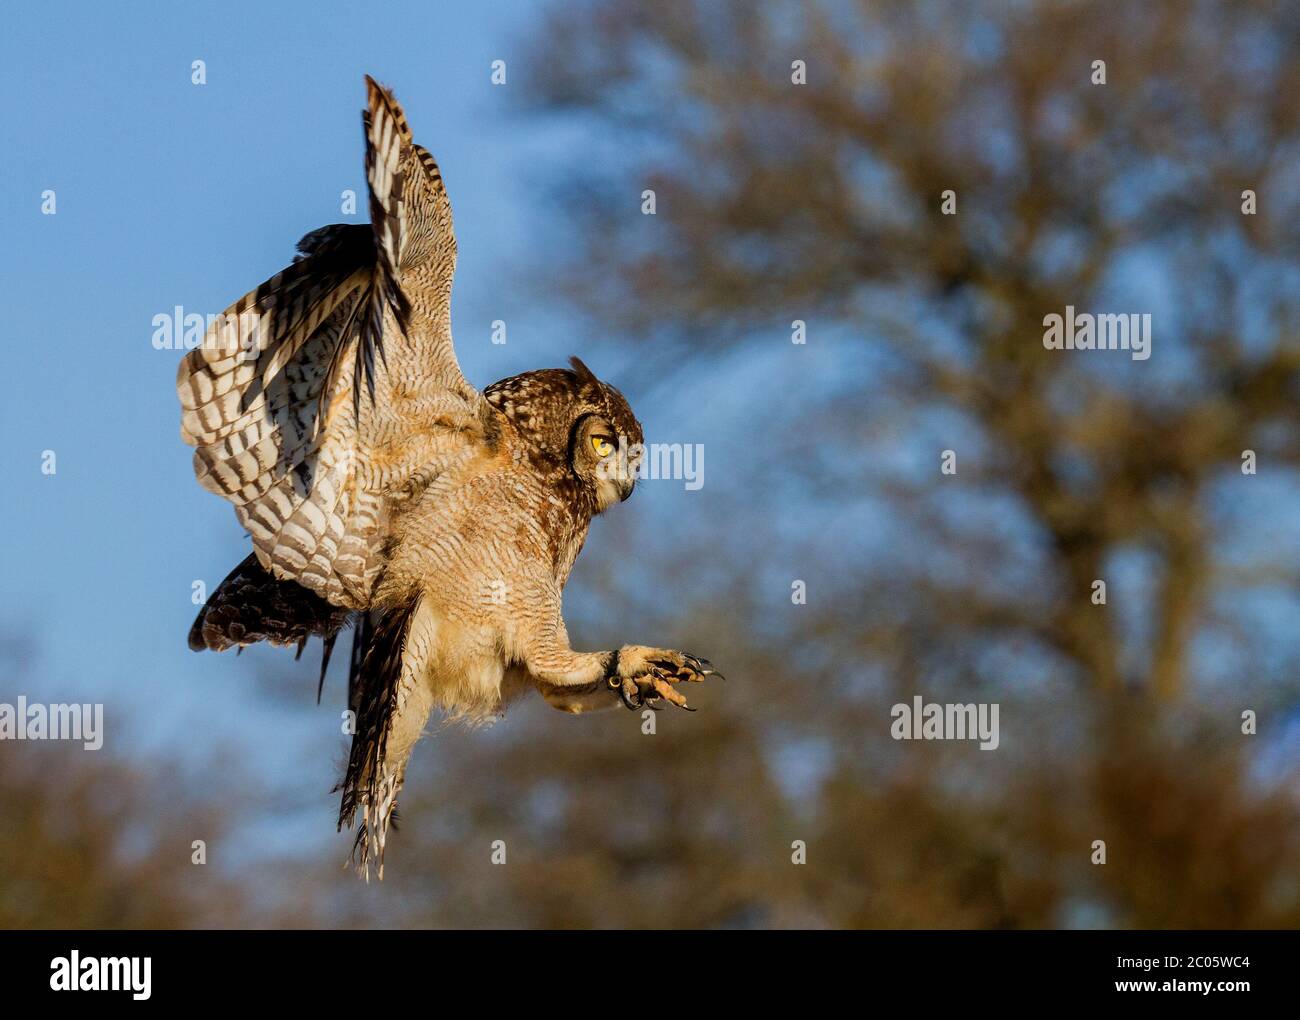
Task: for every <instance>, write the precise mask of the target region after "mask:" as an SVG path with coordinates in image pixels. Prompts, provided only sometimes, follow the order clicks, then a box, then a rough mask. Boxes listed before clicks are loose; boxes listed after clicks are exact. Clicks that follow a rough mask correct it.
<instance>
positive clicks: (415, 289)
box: [177, 77, 717, 878]
mask: <svg viewBox="0 0 1300 1020" xmlns="http://www.w3.org/2000/svg"><path fill="white" fill-rule="evenodd" d="M366 88H367V104H366V108H365V109H364V110H363V111H362V121H363V125H364V129H365V132H364V133H365V143H366V152H365V168H366V179H367V183H368V186H369V209H370V220H371V222H370V223H369V224H334V225H332V226H326V227H321V228H320V229H318V230H314V231H312V232H311V233H309V234H308V235H307V236H306V237H304V238H303V239H302V240H301V241H300V242H299V243H298V254H297V256H296V257H295V258H294V260H293V263H292V264H291V265H290V266H289V267H288V268H286V269H285V270H283V271H282V272H280V273H278V274H277V275H275V276H273V277H272V278H271V279H269V280H267V281H266V282H265V283H263V284H262V285H261V286H259V287H257V288H256V289H255V290H253V291H251V292H250V293H249V294H247V295H245V296H244V297H243V298H241V299H240V300H239V301H237V302H236V303H235V304H233V305H232V306H231V307H230V308H228V309H227V310H226V311H225V312H224V313H223V314H222V315H221V316H219V317H217V318H216V319H215V320H214V321H213V322H212V324H211V326H210V327H209V329H208V331H207V333H206V335H205V336H204V338H203V342H202V344H201V345H200V346H199V347H197V348H195V349H194V350H192V351H190V352H188V353H187V354H186V356H185V358H184V360H183V361H182V362H181V365H180V368H179V371H178V374H177V392H178V394H179V397H180V402H181V409H182V411H181V435H182V438H183V439H184V440H185V442H186V443H188V444H190V445H191V446H193V447H194V448H195V449H194V471H195V474H196V475H197V477H198V480H199V482H200V484H202V485H203V486H204V487H205V488H207V489H209V490H210V491H212V492H215V493H217V494H218V495H220V496H223V497H225V498H226V499H228V500H229V501H230V502H231V503H233V504H234V507H235V514H236V516H237V517H238V519H239V521H240V523H241V524H242V525H243V526H244V528H246V529H247V531H248V533H249V537H250V538H251V540H252V546H253V551H252V553H251V554H250V555H249V556H248V557H247V558H246V559H245V560H244V561H243V562H242V563H240V564H239V566H237V567H236V568H235V569H234V571H233V572H232V573H231V574H230V576H229V577H227V578H226V579H225V581H223V582H222V584H221V586H220V587H219V588H217V589H216V591H214V592H213V594H212V596H211V598H210V599H208V601H207V604H206V605H205V606H204V607H203V609H202V611H201V612H200V613H199V615H198V618H197V619H196V620H195V622H194V626H193V628H192V629H191V631H190V635H189V644H190V647H191V648H193V649H195V650H203V649H212V650H216V651H221V650H224V649H228V648H231V647H237V648H238V647H242V646H245V645H248V644H252V643H254V642H258V641H269V642H271V643H272V644H278V645H297V646H298V652H299V654H301V652H302V648H303V646H304V645H305V643H306V641H307V639H308V637H310V636H311V635H319V636H320V637H321V638H322V639H323V640H324V645H325V653H324V657H323V660H322V664H321V681H322V684H323V682H324V676H325V671H326V669H327V668H328V665H329V655H330V651H331V650H332V649H333V646H334V642H335V639H336V637H337V636H338V634H339V633H340V631H341V630H342V629H343V628H345V627H348V626H352V627H353V628H354V635H353V642H352V654H351V662H350V665H349V670H348V702H349V709H350V711H351V713H352V716H351V718H353V719H354V721H355V729H354V731H353V736H352V744H351V750H350V753H349V757H348V763H347V769H346V774H345V775H344V778H343V780H342V783H341V785H340V787H339V789H340V790H341V791H342V803H341V807H340V812H339V828H340V830H342V829H343V828H344V827H345V826H346V827H348V828H352V827H353V826H354V824H355V825H356V830H357V831H356V840H355V843H354V847H353V859H354V862H355V863H356V865H357V868H358V870H359V871H360V872H361V873H362V874H363V875H365V876H366V877H367V878H368V877H369V875H370V870H371V867H372V865H373V866H374V867H375V868H376V870H377V872H378V874H379V877H381V878H382V877H383V855H384V846H385V839H386V834H387V832H388V828H389V822H390V819H391V818H392V816H393V809H394V807H395V805H396V803H397V796H398V793H399V791H400V790H401V788H402V782H403V778H404V775H405V770H406V765H407V762H408V760H409V758H410V755H411V750H412V748H413V747H414V746H415V744H416V742H417V741H418V740H419V738H420V736H421V734H422V733H423V731H424V728H425V725H426V722H427V721H428V719H429V717H430V715H431V714H432V713H434V712H435V711H436V712H439V713H441V714H443V715H445V716H447V717H449V718H452V719H459V720H465V721H468V722H478V721H484V720H488V719H492V718H495V717H497V716H499V715H500V714H501V713H502V712H503V710H504V708H505V706H506V705H507V704H508V703H509V702H511V701H512V700H514V699H516V698H518V697H520V696H523V695H525V694H527V693H528V692H530V691H536V692H538V693H539V694H540V695H541V697H542V698H544V699H545V700H546V702H547V703H548V704H550V705H552V706H554V707H555V708H557V709H559V710H561V711H564V712H575V713H577V712H590V711H595V710H597V709H601V708H605V707H608V706H615V705H618V704H620V703H621V704H622V705H625V706H626V707H628V708H631V709H640V708H642V707H643V706H648V707H652V708H660V707H663V706H664V705H665V704H671V705H676V706H680V707H682V708H686V707H687V703H686V698H685V696H684V695H683V693H682V691H683V689H684V687H683V684H685V683H686V682H698V681H702V680H704V678H705V677H708V676H710V675H714V674H716V672H717V671H716V670H715V669H714V668H713V666H712V665H711V664H710V663H709V662H708V661H707V660H706V659H702V658H699V657H697V656H694V655H690V654H688V653H684V652H679V651H673V650H671V649H664V648H654V647H647V646H644V645H631V644H629V645H624V646H622V647H621V648H618V649H614V650H611V651H594V652H580V651H576V650H574V649H573V648H572V647H571V645H570V643H569V636H568V633H567V631H566V629H565V625H564V617H563V614H562V611H561V598H562V595H563V592H564V585H565V581H566V580H567V578H568V576H569V572H570V570H571V569H572V567H573V563H574V561H575V559H576V558H577V556H578V553H579V551H580V550H581V549H582V544H583V541H584V539H585V538H586V535H587V529H588V527H589V526H590V524H591V520H592V518H593V517H595V516H596V515H597V514H599V513H601V512H603V511H604V510H606V509H608V508H609V507H611V506H613V505H615V504H616V503H619V502H621V501H622V500H625V499H627V498H628V496H629V495H631V493H632V490H633V486H634V485H635V483H636V477H637V473H638V469H639V467H640V462H641V457H642V455H643V445H642V432H641V424H640V422H638V421H637V419H636V416H635V415H634V414H633V413H632V409H631V408H630V407H629V406H628V403H627V401H626V400H625V399H624V398H623V395H622V394H621V393H620V392H619V391H618V390H617V389H615V388H614V387H613V386H611V385H610V384H609V383H606V382H602V381H601V380H600V379H598V378H597V377H596V376H595V375H594V374H593V373H592V372H591V371H590V370H589V369H588V368H587V366H586V365H584V364H583V363H582V362H581V361H579V360H578V359H577V358H573V359H572V360H571V362H570V364H571V367H570V368H567V369H543V370H541V371H535V372H526V373H524V374H522V375H517V376H514V377H512V378H509V379H503V380H501V381H500V382H497V383H493V384H492V385H491V386H488V387H487V388H485V389H484V390H483V391H481V392H480V391H478V390H476V389H475V388H474V387H473V386H471V385H470V384H469V383H468V382H467V381H466V380H465V377H464V376H463V375H462V374H461V371H460V367H459V365H458V364H457V361H456V354H455V351H454V349H453V347H452V339H451V315H450V310H451V284H452V274H453V272H454V270H455V266H456V238H455V234H454V233H453V230H452V218H451V205H450V202H449V200H448V198H447V190H446V187H445V186H444V184H443V180H442V175H441V173H440V172H439V169H438V165H437V164H436V163H435V162H434V160H433V158H432V157H431V156H430V155H429V153H428V151H427V150H425V149H424V148H422V147H421V146H419V145H417V144H415V142H414V141H413V140H412V137H411V131H410V128H409V127H408V126H407V122H406V117H405V115H404V114H403V112H402V109H401V107H400V106H399V105H398V104H397V102H396V100H395V99H394V98H393V95H392V93H391V92H390V91H389V90H388V89H386V88H384V87H382V86H380V85H378V84H376V83H375V81H374V80H373V79H371V78H370V77H367V78H366ZM318 698H319V691H318ZM358 812H359V813H360V821H359V823H358V821H357V814H358Z"/></svg>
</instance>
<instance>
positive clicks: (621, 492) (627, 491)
mask: <svg viewBox="0 0 1300 1020" xmlns="http://www.w3.org/2000/svg"><path fill="white" fill-rule="evenodd" d="M635 488H636V479H635V478H620V479H619V482H618V501H619V502H620V503H625V502H627V497H628V496H630V495H632V490H633V489H635Z"/></svg>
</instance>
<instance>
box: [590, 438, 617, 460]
mask: <svg viewBox="0 0 1300 1020" xmlns="http://www.w3.org/2000/svg"><path fill="white" fill-rule="evenodd" d="M591 448H592V449H593V450H595V451H596V456H597V457H608V456H609V455H610V454H611V453H613V452H614V444H613V443H611V442H610V441H609V440H608V439H606V438H605V437H604V436H592V437H591Z"/></svg>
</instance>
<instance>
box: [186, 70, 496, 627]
mask: <svg viewBox="0 0 1300 1020" xmlns="http://www.w3.org/2000/svg"><path fill="white" fill-rule="evenodd" d="M366 83H367V87H368V92H369V95H368V103H367V108H366V110H365V111H364V113H363V121H364V125H365V134H366V176H367V180H368V184H369V188H370V212H371V221H372V222H371V223H370V224H369V225H366V224H335V225H333V226H328V227H322V228H321V229H319V230H316V231H313V232H312V233H310V234H308V235H307V236H306V237H304V238H303V239H302V241H301V242H300V243H299V246H298V250H299V255H298V256H297V258H295V260H294V262H293V264H292V265H290V266H289V267H288V268H286V269H285V270H284V271H282V272H280V273H278V274H277V275H275V276H274V277H272V278H271V279H270V280H267V281H266V282H265V283H263V284H262V285H261V286H259V287H258V288H257V289H256V290H253V291H252V292H250V293H249V294H246V295H245V296H244V297H242V298H241V299H240V300H239V301H237V302H235V303H234V304H233V305H231V306H230V308H228V309H226V311H225V312H224V313H223V314H222V316H221V317H220V318H219V319H218V320H217V321H215V322H214V323H213V324H212V325H211V326H210V327H209V329H208V332H207V334H206V336H205V337H204V342H203V345H202V346H201V347H198V348H196V349H194V350H192V351H190V352H189V353H188V354H187V355H186V356H185V358H184V360H183V361H182V362H181V365H180V369H179V371H178V373H177V382H176V386H177V392H178V394H179V396H180V400H181V406H182V416H181V435H182V437H183V438H184V440H185V441H186V442H187V443H189V444H191V445H192V446H194V447H195V451H194V471H195V474H196V475H197V476H198V479H199V481H200V483H202V484H203V485H204V487H206V488H208V489H210V490H211V491H213V492H215V493H217V494H218V495H221V496H224V497H225V498H226V499H228V500H230V501H231V503H233V504H234V506H235V512H236V515H237V516H238V518H239V521H240V523H241V524H242V525H243V526H244V527H245V528H247V529H248V531H249V533H250V534H251V536H252V538H253V545H254V551H255V552H256V554H257V557H258V560H259V561H260V562H261V564H262V565H263V566H264V567H265V568H266V569H267V570H269V571H270V572H272V573H273V574H274V575H275V576H276V577H279V578H281V579H284V580H292V581H297V582H298V583H300V584H302V585H304V586H305V587H307V588H309V589H311V590H312V591H314V592H316V593H317V594H319V595H321V596H322V597H324V598H325V599H327V600H328V601H330V602H331V603H333V604H335V605H338V606H341V607H345V608H350V609H364V608H367V607H368V606H369V601H370V593H371V591H372V588H373V586H374V582H375V580H376V578H377V577H378V575H379V572H380V571H381V570H382V567H383V562H384V552H383V550H384V542H385V537H386V532H387V527H388V521H389V518H390V514H391V512H392V511H393V509H394V508H395V506H396V505H397V504H398V503H399V502H400V501H401V500H403V499H404V498H407V497H409V495H410V493H411V492H412V491H414V490H415V489H416V488H418V487H420V486H421V485H424V484H427V483H428V482H430V481H432V480H433V479H434V478H436V477H438V476H439V475H441V474H443V473H444V472H445V471H448V470H450V469H451V468H453V467H454V466H455V465H457V464H459V463H463V462H464V461H466V460H467V459H470V458H472V457H474V456H475V455H476V454H477V453H478V452H480V451H481V450H482V449H483V448H484V446H485V439H486V436H487V434H488V432H489V430H490V429H491V422H492V417H493V415H492V412H491V411H490V408H489V405H488V404H487V402H486V401H484V400H483V399H482V397H481V396H480V395H479V393H478V392H477V391H476V390H474V389H473V387H471V386H470V385H469V384H468V383H467V382H466V381H465V378H464V376H463V375H462V374H461V371H460V366H459V365H458V364H457V362H456V355H455V351H454V349H453V347H452V341H451V326H450V301H451V282H452V275H453V273H454V271H455V265H456V240H455V236H454V234H453V231H452V220H451V204H450V202H449V201H448V199H447V192H446V188H445V187H444V186H443V182H442V175H441V174H440V173H439V171H438V167H437V164H436V163H434V161H433V159H432V157H431V156H429V154H428V153H427V152H426V151H425V150H424V149H422V148H420V147H419V146H417V145H415V144H414V143H413V142H412V140H411V133H410V129H409V128H408V127H407V124H406V118H405V116H404V115H403V114H402V111H401V108H400V107H399V106H398V105H397V102H396V101H395V100H394V99H393V97H392V95H391V94H390V93H389V92H388V91H387V90H386V89H384V88H382V87H381V86H379V85H377V84H376V83H375V82H374V81H373V80H372V79H370V78H369V77H367V79H366Z"/></svg>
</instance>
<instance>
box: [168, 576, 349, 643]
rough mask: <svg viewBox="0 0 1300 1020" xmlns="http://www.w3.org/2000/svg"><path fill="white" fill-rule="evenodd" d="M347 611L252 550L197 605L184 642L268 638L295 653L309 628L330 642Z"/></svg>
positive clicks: (255, 640) (339, 627) (245, 641)
mask: <svg viewBox="0 0 1300 1020" xmlns="http://www.w3.org/2000/svg"><path fill="white" fill-rule="evenodd" d="M349 615H350V613H349V610H347V609H340V608H339V607H338V606H335V605H331V604H330V603H329V602H326V601H325V600H324V599H323V598H321V597H320V596H319V595H317V594H316V593H315V592H314V591H311V590H310V589H308V588H304V587H303V586H302V585H300V584H298V583H297V582H296V581H281V580H280V579H279V578H276V577H273V576H272V575H271V574H270V573H269V572H268V571H267V570H266V569H265V568H264V567H263V566H262V565H261V564H260V563H259V562H258V561H257V556H256V555H255V554H250V555H249V557H248V558H247V559H245V560H244V562H242V563H241V564H239V566H237V567H236V568H235V569H234V570H232V571H231V572H230V574H229V575H228V576H227V577H226V579H225V580H224V581H222V582H221V584H220V585H219V586H218V587H217V590H216V591H214V592H213V593H212V596H211V597H210V598H209V599H208V601H207V603H206V604H205V605H204V606H203V608H202V609H201V610H199V615H198V618H197V619H195V621H194V626H192V627H191V628H190V639H189V641H190V648H192V649H193V650H194V651H196V652H201V651H203V650H204V649H205V648H210V649H211V650H212V651H214V652H222V651H225V650H226V649H227V648H230V647H232V646H239V647H243V646H244V645H251V644H254V643H256V642H258V641H269V642H270V643H271V644H273V645H298V646H299V653H300V654H301V649H302V646H303V645H304V644H305V643H306V641H307V638H308V637H310V636H311V635H313V634H319V635H320V636H321V637H323V638H325V641H326V645H327V646H332V645H333V643H334V637H335V636H336V635H337V634H338V632H339V630H340V629H341V628H342V627H343V626H344V625H345V624H346V623H347V621H348V616H349ZM327 654H328V652H327ZM327 661H328V660H327Z"/></svg>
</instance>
